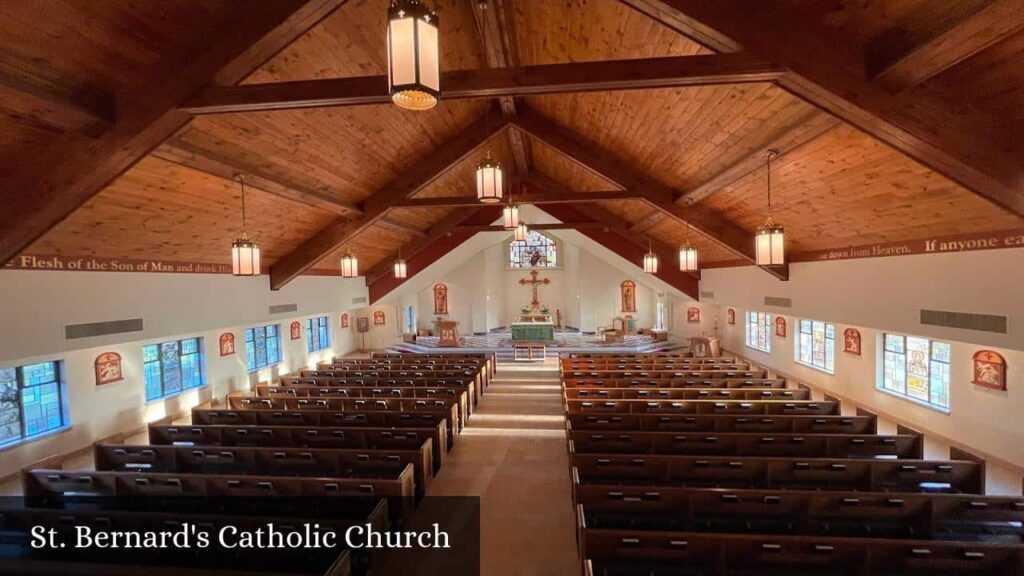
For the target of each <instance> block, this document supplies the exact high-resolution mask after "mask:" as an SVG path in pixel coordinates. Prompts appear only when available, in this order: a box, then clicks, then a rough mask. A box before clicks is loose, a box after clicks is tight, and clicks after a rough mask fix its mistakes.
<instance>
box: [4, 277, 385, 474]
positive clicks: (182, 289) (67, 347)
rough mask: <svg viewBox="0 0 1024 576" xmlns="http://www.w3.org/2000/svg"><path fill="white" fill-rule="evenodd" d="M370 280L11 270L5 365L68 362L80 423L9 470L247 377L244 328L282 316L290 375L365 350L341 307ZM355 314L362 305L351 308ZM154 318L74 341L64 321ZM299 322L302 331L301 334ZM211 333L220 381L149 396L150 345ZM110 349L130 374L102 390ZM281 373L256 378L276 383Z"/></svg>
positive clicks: (26, 452) (31, 448)
mask: <svg viewBox="0 0 1024 576" xmlns="http://www.w3.org/2000/svg"><path fill="white" fill-rule="evenodd" d="M365 296H366V287H365V286H364V285H363V281H362V279H357V280H342V279H340V278H333V277H313V276H304V277H300V278H298V279H297V280H295V281H294V282H292V283H290V284H289V285H288V286H286V287H285V288H284V289H282V290H280V291H278V292H271V291H270V290H269V288H268V281H267V278H266V277H265V276H264V277H260V278H234V277H232V276H225V275H212V274H211V275H200V274H128V273H108V272H102V273H99V272H92V273H90V272H42V271H0V300H2V301H3V302H4V303H5V305H4V307H3V309H2V310H0V324H2V325H3V326H4V327H5V329H4V330H3V331H0V366H12V365H13V366H20V365H24V364H30V363H33V362H42V361H47V360H63V361H64V367H65V380H66V384H67V390H66V391H67V396H66V398H67V404H68V408H69V411H70V421H71V428H70V429H68V430H65V431H62V432H59V433H56V434H53V435H50V436H46V437H44V438H41V439H38V440H35V441H32V442H28V443H25V444H20V445H17V446H14V447H11V448H8V449H5V450H3V451H2V452H0V454H2V459H0V477H2V476H4V475H7V474H10V473H13V472H15V471H16V470H18V469H19V468H21V467H22V466H25V465H28V464H30V463H31V462H33V461H35V460H38V459H40V458H44V457H48V456H52V455H54V454H62V453H68V452H73V451H75V450H79V449H81V448H85V447H87V446H89V445H90V444H91V443H93V442H95V441H96V440H99V439H101V438H104V437H106V436H109V435H111V434H115V433H118V432H123V431H127V430H133V429H137V428H139V427H141V426H142V425H143V424H144V423H145V422H147V421H151V420H154V419H158V418H161V417H163V416H164V415H168V414H178V413H181V412H183V411H186V410H188V409H189V408H191V407H192V406H194V405H195V404H198V403H200V402H203V401H205V400H207V399H208V398H209V397H210V396H211V395H217V396H220V395H223V394H225V393H227V392H229V391H231V390H236V389H240V388H244V387H246V386H247V382H248V379H249V374H248V373H247V372H246V369H245V356H244V351H245V345H244V335H243V334H244V330H245V329H246V328H248V327H251V326H257V325H263V324H269V323H276V324H279V325H280V331H281V332H280V333H281V337H282V341H281V344H282V346H281V347H282V363H281V364H280V365H279V367H278V368H277V371H280V372H282V373H284V372H288V371H291V370H294V369H297V368H300V367H303V366H308V365H310V364H312V363H315V362H317V361H319V360H321V359H328V358H330V357H331V356H333V355H335V354H337V355H340V354H344V353H346V352H348V351H350V350H351V349H352V348H354V344H353V332H352V331H353V330H354V315H353V325H352V327H350V328H349V329H346V330H342V329H341V328H340V315H341V313H342V312H343V311H346V310H350V309H351V303H352V299H353V298H358V297H365ZM291 303H295V304H298V307H299V308H298V311H297V312H294V313H285V314H275V315H271V314H270V313H269V309H268V308H269V306H270V305H273V304H291ZM350 314H351V312H350ZM322 315H328V316H329V317H330V318H331V344H332V346H331V348H329V349H327V350H323V351H320V352H317V353H314V354H312V355H308V354H307V353H306V340H305V320H306V319H307V318H310V317H313V316H322ZM128 318H142V319H143V323H144V328H145V329H144V330H143V331H142V332H134V333H129V334H120V335H112V336H101V337H94V338H83V339H77V340H65V339H64V326H65V325H66V324H78V323H86V322H101V321H107V320H120V319H128ZM295 320H298V321H299V322H300V323H301V325H302V337H301V338H300V339H298V340H294V341H293V340H290V337H289V336H290V335H289V326H290V324H291V322H292V321H295ZM228 331H230V332H233V333H234V334H235V342H236V349H237V352H236V354H235V355H233V356H227V357H224V358H221V357H220V354H219V350H218V340H219V336H220V334H222V333H224V332H228ZM195 336H199V337H202V338H203V343H204V348H205V353H206V368H207V371H206V378H207V383H208V386H207V387H205V388H203V389H200V390H194V391H189V392H186V393H184V394H181V395H178V396H175V397H173V398H170V399H166V400H161V401H156V402H150V403H146V401H145V385H144V380H143V375H142V346H143V345H145V344H151V343H158V342H164V341H167V340H172V339H178V338H188V337H195ZM103 352H117V353H118V354H120V355H121V358H122V369H123V372H124V376H125V377H124V379H123V380H121V381H119V382H115V383H112V384H106V385H104V386H99V387H97V386H96V385H95V376H94V372H93V362H94V361H95V359H96V357H97V356H98V355H100V354H101V353H103ZM273 372H274V370H270V369H267V370H262V371H260V372H259V373H258V374H257V375H256V376H255V378H256V379H258V380H269V379H270V378H271V377H272V376H273Z"/></svg>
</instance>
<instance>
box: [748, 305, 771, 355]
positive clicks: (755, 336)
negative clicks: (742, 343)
mask: <svg viewBox="0 0 1024 576" xmlns="http://www.w3.org/2000/svg"><path fill="white" fill-rule="evenodd" d="M771 325H772V315H771V314H769V313H768V312H754V311H753V310H748V311H747V346H749V347H751V348H754V349H755V350H760V351H762V352H769V353H770V352H771V351H772V333H771Z"/></svg>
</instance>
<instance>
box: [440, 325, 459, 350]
mask: <svg viewBox="0 0 1024 576" xmlns="http://www.w3.org/2000/svg"><path fill="white" fill-rule="evenodd" d="M438 327H439V330H440V332H439V334H438V339H437V345H438V346H443V347H446V348H455V347H458V346H459V323H458V322H455V321H454V320H441V321H440V322H438Z"/></svg>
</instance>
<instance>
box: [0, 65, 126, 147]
mask: <svg viewBox="0 0 1024 576" xmlns="http://www.w3.org/2000/svg"><path fill="white" fill-rule="evenodd" d="M0 102H3V103H4V108H5V109H6V110H7V111H9V112H12V113H14V114H17V115H19V116H25V117H27V118H31V119H33V120H36V121H39V122H41V123H43V124H47V125H49V126H55V127H57V128H61V129H64V130H78V131H81V132H84V133H86V134H88V135H91V136H98V135H99V134H101V133H103V132H104V131H106V130H107V129H109V128H110V126H111V125H112V124H113V123H114V97H113V95H111V94H108V93H106V92H100V91H83V92H73V91H70V90H66V89H64V88H62V87H58V86H45V87H44V86H40V85H38V84H35V83H33V82H31V81H29V80H27V79H24V78H19V77H16V76H14V75H11V74H6V73H0Z"/></svg>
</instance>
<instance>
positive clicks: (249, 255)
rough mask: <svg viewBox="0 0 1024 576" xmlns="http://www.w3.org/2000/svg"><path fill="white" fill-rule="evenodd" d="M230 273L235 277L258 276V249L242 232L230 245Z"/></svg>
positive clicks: (253, 241)
mask: <svg viewBox="0 0 1024 576" xmlns="http://www.w3.org/2000/svg"><path fill="white" fill-rule="evenodd" d="M231 273H232V274H234V275H235V276H259V275H260V247H259V246H258V245H256V241H255V240H252V239H251V238H249V236H248V235H246V234H245V233H244V232H243V233H242V235H241V236H240V237H239V238H237V239H236V240H235V241H234V242H232V243H231Z"/></svg>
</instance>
